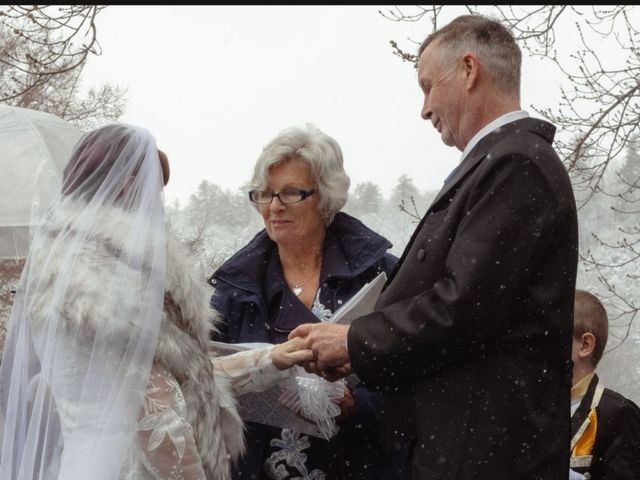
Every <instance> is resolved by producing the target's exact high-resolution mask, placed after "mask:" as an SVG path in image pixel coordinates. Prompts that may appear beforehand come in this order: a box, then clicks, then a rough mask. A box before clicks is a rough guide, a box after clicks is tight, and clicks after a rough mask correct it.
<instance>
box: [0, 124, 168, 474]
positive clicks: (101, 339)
mask: <svg viewBox="0 0 640 480" xmlns="http://www.w3.org/2000/svg"><path fill="white" fill-rule="evenodd" d="M162 186H163V172H162V169H161V165H160V162H159V158H158V150H157V147H156V142H155V139H154V138H153V137H152V136H151V135H150V134H149V132H147V131H146V130H144V129H141V128H137V127H132V126H129V125H124V124H114V125H109V126H107V127H102V128H100V129H97V130H94V131H92V132H90V133H88V134H86V135H84V136H83V137H82V138H81V139H80V141H79V142H78V144H77V145H76V147H75V149H74V151H73V153H72V155H71V158H70V160H69V162H68V164H67V167H66V169H65V172H64V178H63V187H62V192H61V195H60V198H59V199H58V200H57V201H56V202H55V203H54V205H52V206H51V207H50V208H49V210H48V211H47V212H46V214H45V215H44V216H43V218H42V219H41V221H40V223H39V226H38V228H37V230H36V232H35V234H34V237H33V242H32V244H31V248H30V253H29V256H28V259H27V262H26V265H25V268H24V271H23V274H22V277H21V280H20V284H19V287H18V291H17V293H16V297H15V302H14V307H13V311H12V313H11V318H10V321H9V332H8V337H7V341H6V345H5V349H4V354H3V357H2V363H1V365H0V427H1V428H2V433H1V435H0V442H1V444H0V478H2V479H3V480H17V479H20V480H22V479H28V480H34V479H41V480H52V479H57V478H60V479H64V480H70V479H71V480H73V479H78V480H87V479H92V480H100V479H116V478H118V477H119V475H120V470H121V468H122V465H123V463H124V462H125V461H126V459H127V455H130V454H131V450H132V449H133V445H132V444H131V443H132V439H133V438H134V437H133V435H132V432H133V431H134V428H135V424H136V421H137V419H138V414H139V412H140V409H141V405H142V399H143V394H144V389H145V385H146V381H147V378H148V376H149V371H150V369H151V365H152V361H153V357H154V352H155V349H156V344H157V340H158V335H159V329H160V321H161V314H162V308H163V298H164V270H165V229H164V212H163V202H162ZM63 446H64V450H63Z"/></svg>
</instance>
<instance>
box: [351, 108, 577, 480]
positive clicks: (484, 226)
mask: <svg viewBox="0 0 640 480" xmlns="http://www.w3.org/2000/svg"><path fill="white" fill-rule="evenodd" d="M554 133H555V127H554V126H553V125H551V124H549V123H547V122H545V121H542V120H538V119H533V118H525V119H522V120H518V121H514V122H511V123H508V124H506V125H504V126H502V127H501V128H499V129H497V130H495V131H493V132H492V133H490V134H489V135H487V136H485V137H484V138H483V139H481V140H480V142H479V143H478V144H477V145H476V146H475V147H474V148H473V149H472V151H471V152H470V153H469V155H467V157H466V158H465V160H464V161H463V162H462V163H461V164H460V166H459V167H458V168H457V170H456V171H455V172H454V173H453V174H452V175H451V176H450V178H449V179H448V180H447V181H446V183H445V185H444V187H443V189H442V190H441V191H440V193H439V194H438V196H437V197H436V199H435V200H434V202H433V203H432V205H431V206H430V207H429V209H428V211H427V213H426V215H425V217H424V218H423V219H422V221H421V222H420V224H419V225H418V227H417V228H416V231H415V233H414V235H413V237H412V238H411V240H410V241H409V243H408V245H407V247H406V249H405V251H404V253H403V255H402V258H401V259H400V262H399V263H398V265H397V266H396V269H395V271H394V272H392V274H391V277H390V279H389V281H388V283H387V285H386V286H385V289H384V291H383V293H382V295H381V297H380V299H379V301H378V304H377V306H376V311H375V312H374V313H372V314H370V315H367V316H365V317H362V318H360V319H357V320H356V321H354V323H353V324H352V326H351V328H350V330H349V337H348V349H349V354H350V358H351V362H352V368H353V370H354V372H355V373H356V374H357V375H358V376H359V377H360V378H361V379H362V380H363V381H364V383H365V385H367V386H368V387H369V388H378V389H382V390H383V391H385V392H386V393H387V396H388V402H387V405H386V408H385V415H386V416H387V418H386V421H387V425H388V427H389V429H388V431H389V432H390V433H393V434H395V437H394V438H395V440H396V441H400V442H402V441H406V439H410V441H411V446H412V448H413V459H412V463H411V470H412V478H413V479H414V480H415V479H421V480H422V479H425V480H426V479H428V480H444V479H447V480H451V479H457V480H463V479H464V480H467V479H477V480H494V479H495V480H507V479H508V480H516V479H518V480H520V479H528V480H534V479H537V480H543V479H544V480H566V478H567V475H568V465H569V443H570V438H569V434H570V421H569V418H570V415H569V401H570V400H569V399H570V393H569V392H570V385H571V332H572V322H573V299H574V288H575V279H576V268H577V255H578V229H577V215H576V206H575V200H574V196H573V191H572V188H571V183H570V180H569V176H568V174H567V171H566V169H565V167H564V166H563V164H562V163H561V161H560V159H559V158H558V156H557V154H556V153H555V152H554V150H553V148H552V146H551V142H552V141H553V136H554ZM403 428H404V429H403Z"/></svg>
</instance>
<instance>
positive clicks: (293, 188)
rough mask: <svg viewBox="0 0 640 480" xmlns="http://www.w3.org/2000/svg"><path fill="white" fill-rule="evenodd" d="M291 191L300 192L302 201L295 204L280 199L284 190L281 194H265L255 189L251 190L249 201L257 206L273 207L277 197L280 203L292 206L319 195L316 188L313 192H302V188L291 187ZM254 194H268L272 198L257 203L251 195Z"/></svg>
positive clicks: (296, 201)
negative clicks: (272, 203)
mask: <svg viewBox="0 0 640 480" xmlns="http://www.w3.org/2000/svg"><path fill="white" fill-rule="evenodd" d="M290 189H291V190H297V191H298V192H300V197H301V198H300V200H295V201H293V202H285V201H284V200H282V198H281V197H280V194H281V193H282V190H280V191H279V192H265V191H264V190H258V189H253V190H249V201H250V202H252V203H255V204H256V205H271V202H273V199H274V198H275V197H278V200H280V203H282V204H283V205H291V204H294V203H300V202H302V201H303V200H305V199H307V198H309V197H310V196H311V195H313V194H314V193H318V192H317V190H316V189H315V188H312V189H311V190H302V189H301V188H295V187H291V188H290ZM253 192H263V193H268V194H269V195H271V198H270V199H269V201H268V202H256V201H254V200H253V198H251V194H252V193H253Z"/></svg>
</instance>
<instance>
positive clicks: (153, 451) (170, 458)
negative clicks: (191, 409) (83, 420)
mask: <svg viewBox="0 0 640 480" xmlns="http://www.w3.org/2000/svg"><path fill="white" fill-rule="evenodd" d="M186 416H187V406H186V403H185V400H184V397H183V395H182V390H181V389H180V385H179V384H178V382H177V380H176V379H175V378H174V377H173V375H172V374H171V373H170V372H169V371H168V370H167V369H166V368H165V367H163V366H162V365H159V364H158V363H154V365H153V368H152V369H151V375H150V377H149V383H148V384H147V391H146V393H145V396H144V405H143V408H142V410H141V412H140V417H139V420H138V426H137V440H138V450H139V458H140V460H141V462H142V463H143V464H144V466H145V467H146V469H147V470H148V471H149V472H151V473H152V475H153V478H154V479H156V480H173V479H177V478H179V479H183V480H205V474H204V470H203V468H202V462H201V460H200V455H199V454H198V449H197V447H196V444H195V440H194V437H193V430H192V428H191V425H190V424H189V423H188V422H187V420H186Z"/></svg>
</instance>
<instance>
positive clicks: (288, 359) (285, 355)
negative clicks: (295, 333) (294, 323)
mask: <svg viewBox="0 0 640 480" xmlns="http://www.w3.org/2000/svg"><path fill="white" fill-rule="evenodd" d="M303 345H304V340H303V339H302V338H300V337H297V338H292V339H291V340H288V341H286V342H284V343H279V344H277V345H275V346H274V347H273V350H272V351H271V361H272V362H273V364H274V365H275V366H276V367H277V368H278V370H284V369H285V368H290V367H293V366H294V365H297V364H299V363H303V362H308V361H310V360H312V359H313V352H312V351H311V350H307V349H303V350H298V349H299V348H301V347H302V346H303Z"/></svg>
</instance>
